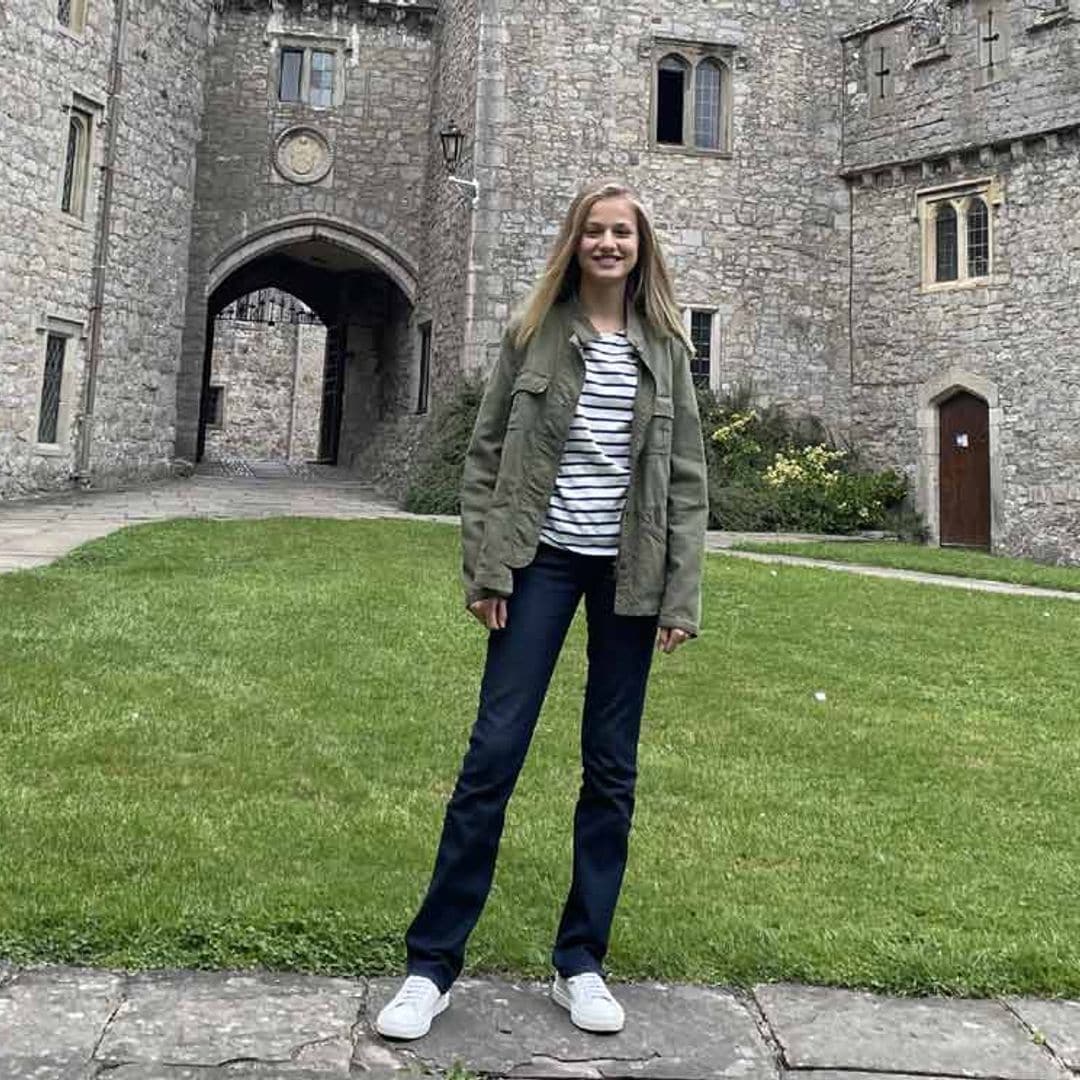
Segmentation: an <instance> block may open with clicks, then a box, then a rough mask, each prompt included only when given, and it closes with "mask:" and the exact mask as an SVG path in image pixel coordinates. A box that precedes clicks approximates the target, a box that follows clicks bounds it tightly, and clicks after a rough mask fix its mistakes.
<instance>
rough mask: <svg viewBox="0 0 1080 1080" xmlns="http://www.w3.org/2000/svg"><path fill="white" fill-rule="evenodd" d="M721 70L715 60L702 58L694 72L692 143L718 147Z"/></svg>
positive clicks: (709, 147)
mask: <svg viewBox="0 0 1080 1080" xmlns="http://www.w3.org/2000/svg"><path fill="white" fill-rule="evenodd" d="M722 75H723V71H722V69H721V67H720V65H719V64H718V63H717V62H716V61H715V60H702V62H701V63H700V64H698V66H697V71H696V72H695V74H694V145H695V146H700V147H701V148H702V149H705V150H718V149H719V148H720V109H721V104H720V102H721V98H720V86H721V79H722Z"/></svg>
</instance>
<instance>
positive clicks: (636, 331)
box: [567, 297, 656, 378]
mask: <svg viewBox="0 0 1080 1080" xmlns="http://www.w3.org/2000/svg"><path fill="white" fill-rule="evenodd" d="M567 309H568V315H569V323H570V340H571V341H573V342H574V344H575V345H585V344H586V343H588V342H590V341H594V340H595V339H596V338H597V337H599V332H598V331H597V329H596V327H595V326H593V324H592V323H591V322H589V320H588V318H587V317H586V315H585V312H584V311H583V310H582V307H581V303H580V301H579V300H578V299H577V298H576V297H575V298H574V299H572V300H569V301H567ZM626 337H627V340H628V341H629V342H630V344H631V345H633V346H634V348H635V349H636V350H637V354H638V356H639V357H641V362H642V364H644V365H645V367H647V368H648V369H649V372H650V373H651V374H652V375H653V377H654V378H655V376H656V371H655V368H654V361H653V356H652V351H653V350H652V343H653V335H652V334H650V333H649V331H648V330H647V329H646V324H645V320H644V319H643V318H642V317H641V316H640V315H639V314H638V312H637V310H636V309H635V308H634V307H633V305H631V306H630V307H629V309H628V310H627V313H626Z"/></svg>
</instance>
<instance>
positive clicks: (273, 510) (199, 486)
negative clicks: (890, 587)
mask: <svg viewBox="0 0 1080 1080" xmlns="http://www.w3.org/2000/svg"><path fill="white" fill-rule="evenodd" d="M279 516H291V517H295V516H302V517H335V518H372V517H415V516H416V515H413V514H406V513H404V512H403V511H401V510H399V509H398V508H397V507H396V506H394V505H393V504H392V503H391V502H389V501H388V500H386V499H385V498H384V497H383V496H381V495H380V494H379V492H378V491H376V490H375V489H374V488H372V487H371V486H369V485H367V484H363V483H360V482H359V481H357V480H354V479H352V478H351V477H350V476H349V475H348V474H347V473H344V472H339V471H338V470H335V469H326V468H322V469H317V470H313V471H311V472H310V473H309V474H308V475H307V476H301V477H297V476H293V475H290V474H288V473H287V472H284V471H281V470H275V469H273V468H270V467H266V468H263V469H261V470H256V475H253V476H245V477H237V476H208V475H196V476H193V477H190V478H188V479H184V480H168V481H162V482H161V483H157V484H152V485H148V486H145V487H138V488H132V489H130V490H127V491H101V492H72V493H69V494H64V495H58V496H54V497H51V498H43V499H28V500H24V501H18V502H0V573H3V572H4V571H10V570H24V569H29V568H31V567H35V566H44V565H46V564H48V563H50V562H52V561H53V560H54V559H57V558H59V557H60V556H61V555H64V554H66V553H67V552H69V551H71V550H72V549H74V548H76V547H78V546H79V545H80V544H84V543H86V542H87V541H88V540H94V539H96V538H98V537H100V536H106V535H108V534H109V533H110V532H113V531H114V530H116V529H120V528H123V527H124V526H126V525H136V524H139V523H141V522H146V521H161V520H164V519H166V518H174V517H210V518H240V517H279ZM424 520H428V521H430V520H436V521H443V522H447V523H456V522H457V519H456V518H453V517H436V518H434V519H432V518H430V517H425V518H424ZM835 539H837V538H836V537H823V536H815V535H812V534H796V533H792V534H784V535H783V536H779V535H778V534H776V533H728V532H718V531H714V532H710V533H709V535H708V538H707V546H708V548H709V550H710V551H714V552H719V553H722V554H724V555H728V556H732V557H736V558H742V559H751V560H754V561H757V562H768V563H786V564H789V565H792V566H809V567H815V568H817V569H826V570H836V571H840V572H842V573H847V574H858V575H861V576H864V577H883V578H893V579H897V580H901V581H914V582H919V583H921V584H929V585H941V586H945V587H947V588H953V589H967V590H971V591H978V592H996V593H1006V594H1010V595H1014V596H1039V597H1044V598H1050V599H1060V600H1073V601H1080V593H1075V592H1065V591H1063V590H1059V589H1043V588H1036V587H1034V586H1028V585H1011V584H1009V583H1007V582H1003V581H983V580H978V579H975V578H959V577H947V576H945V575H942V574H925V573H920V572H917V571H914V570H893V569H890V568H888V567H881V566H857V565H854V564H852V563H839V562H824V561H822V560H819V559H803V558H799V557H797V556H794V555H769V554H765V553H759V552H749V551H733V550H731V545H732V544H734V543H737V542H739V541H755V540H756V541H770V540H785V541H792V542H796V541H800V540H835ZM0 1080H2V1078H0Z"/></svg>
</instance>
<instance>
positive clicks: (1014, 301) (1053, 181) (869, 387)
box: [852, 135, 1080, 561]
mask: <svg viewBox="0 0 1080 1080" xmlns="http://www.w3.org/2000/svg"><path fill="white" fill-rule="evenodd" d="M1019 153H1020V151H1018V155H1019ZM970 164H971V165H972V167H971V169H970V171H967V170H962V171H961V172H960V174H959V175H958V176H957V177H956V179H957V180H962V179H963V178H964V177H965V176H968V175H970V174H971V172H976V173H979V174H983V173H992V174H993V175H994V176H995V177H996V178H997V180H998V183H999V184H1000V188H1001V192H1002V195H1003V201H1002V202H1001V204H1000V205H999V206H997V207H996V208H994V209H993V211H992V213H993V222H992V224H993V238H994V239H993V249H994V250H993V258H994V272H993V276H992V281H991V282H990V283H989V284H988V285H986V286H980V287H971V288H956V289H947V290H944V291H932V290H924V289H923V288H922V287H921V286H922V282H921V273H920V230H919V227H918V223H917V221H916V220H915V219H914V215H913V206H914V203H915V191H916V190H917V187H918V183H919V182H920V181H921V173H919V177H920V180H919V181H916V180H905V181H903V182H893V179H892V176H891V174H889V175H888V176H886V175H882V176H881V177H880V178H879V179H878V180H877V181H876V182H875V183H874V185H873V186H869V185H867V186H863V185H858V186H856V187H855V189H854V200H855V204H854V214H855V243H854V260H853V267H852V271H853V281H854V305H853V307H854V312H855V321H854V327H853V330H854V333H853V352H854V364H855V366H854V382H853V395H854V420H855V424H854V436H855V439H856V442H857V443H858V445H859V446H860V447H861V448H862V449H863V450H864V452H865V453H866V455H867V458H868V460H869V461H870V462H872V463H874V464H876V465H893V466H898V467H900V468H902V469H904V470H905V471H906V472H907V473H908V475H909V476H910V477H911V479H912V481H913V483H916V484H920V483H922V484H923V485H924V486H925V483H926V482H925V479H923V480H920V475H919V470H918V464H919V462H920V459H921V457H922V456H923V455H924V453H925V447H924V446H922V445H921V444H920V431H919V428H918V413H919V408H920V390H922V389H923V388H924V387H928V386H930V385H932V384H933V383H934V382H935V380H939V379H941V378H943V377H945V376H947V375H948V373H950V372H963V373H965V376H964V379H963V381H964V383H965V384H968V385H971V383H972V379H971V378H970V376H974V377H975V378H976V379H981V380H984V381H985V382H986V383H987V384H989V386H990V387H992V388H993V390H994V391H995V392H996V395H997V402H996V404H997V407H999V408H1000V410H1001V414H1000V415H1001V422H1000V429H999V439H998V444H997V446H995V447H992V452H993V453H996V454H997V455H998V464H999V468H1000V474H1001V491H1000V503H1001V505H1000V519H1001V520H1000V528H999V530H998V534H997V536H996V537H995V541H996V546H998V547H999V548H1000V549H1001V550H1006V551H1010V552H1013V553H1016V554H1030V555H1035V556H1038V557H1040V558H1050V559H1060V560H1071V561H1080V440H1078V438H1077V434H1078V432H1080V354H1078V353H1077V350H1076V346H1075V342H1076V340H1077V337H1078V336H1080V304H1078V303H1077V297H1078V295H1080V234H1078V231H1077V229H1076V228H1075V224H1076V222H1077V211H1076V191H1075V188H1076V176H1077V171H1078V168H1080V138H1078V137H1077V136H1075V135H1073V136H1070V137H1069V138H1068V139H1066V140H1056V139H1055V140H1051V142H1050V143H1049V144H1048V143H1047V141H1046V140H1038V141H1029V142H1028V143H1027V144H1025V146H1024V148H1023V151H1022V156H1017V157H1015V158H1014V157H1013V155H1012V153H1011V152H1009V151H1005V152H1002V153H1000V154H997V155H995V156H994V158H993V160H992V161H990V160H987V158H986V156H985V155H983V156H982V158H981V159H980V158H979V156H978V155H976V156H975V160H974V162H973V163H970ZM911 171H913V172H916V171H917V170H911ZM897 179H899V178H897ZM946 179H947V177H946V174H938V175H937V176H935V177H934V182H936V183H941V182H945V181H946ZM1070 222H1071V223H1072V224H1071V225H1070V224H1069V223H1070ZM976 392H978V389H977V388H976ZM981 396H982V395H981ZM919 496H920V500H921V502H922V503H923V506H924V509H931V507H929V505H928V504H929V503H930V502H931V500H933V499H935V498H936V492H935V491H932V490H922V491H920V492H919Z"/></svg>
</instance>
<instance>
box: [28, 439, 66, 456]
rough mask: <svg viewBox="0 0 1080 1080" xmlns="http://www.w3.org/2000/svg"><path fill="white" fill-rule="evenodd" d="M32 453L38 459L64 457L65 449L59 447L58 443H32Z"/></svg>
mask: <svg viewBox="0 0 1080 1080" xmlns="http://www.w3.org/2000/svg"><path fill="white" fill-rule="evenodd" d="M34 453H35V454H37V455H38V456H39V457H64V456H65V455H66V454H67V447H65V446H61V445H60V444H59V443H39V442H36V443H34Z"/></svg>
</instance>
